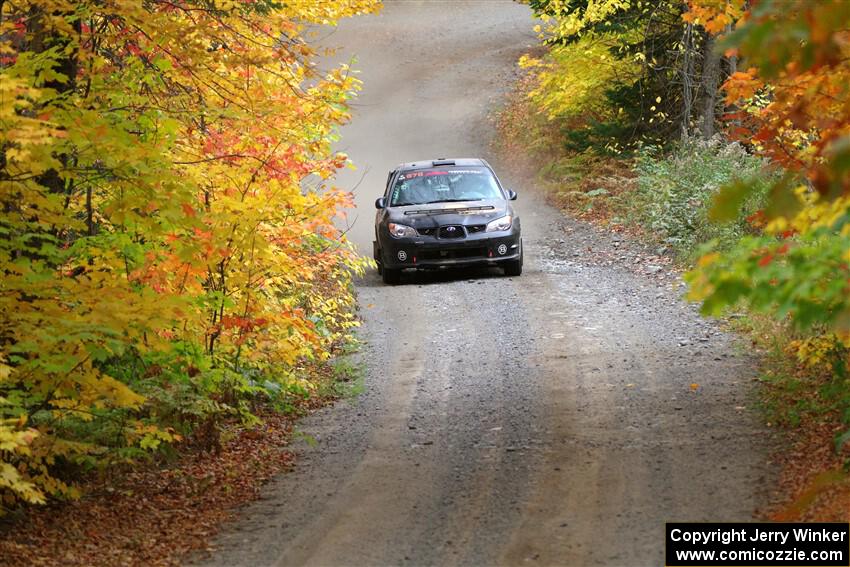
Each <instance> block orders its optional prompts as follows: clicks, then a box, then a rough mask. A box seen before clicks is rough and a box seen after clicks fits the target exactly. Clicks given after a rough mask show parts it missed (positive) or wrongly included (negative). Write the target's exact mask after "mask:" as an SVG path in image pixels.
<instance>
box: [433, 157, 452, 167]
mask: <svg viewBox="0 0 850 567" xmlns="http://www.w3.org/2000/svg"><path fill="white" fill-rule="evenodd" d="M431 165H433V166H434V167H437V166H438V165H455V160H453V159H445V158H440V159H435V160H434V161H432V162H431Z"/></svg>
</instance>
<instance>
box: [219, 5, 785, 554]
mask: <svg viewBox="0 0 850 567" xmlns="http://www.w3.org/2000/svg"><path fill="white" fill-rule="evenodd" d="M533 23H534V22H533V21H532V19H531V14H530V11H529V9H528V7H527V6H523V5H519V4H516V3H513V2H510V1H502V0H490V1H477V2H471V1H468V2H454V1H453V2H439V1H433V0H432V1H404V2H393V1H389V2H387V3H386V6H385V9H384V11H383V13H382V14H381V15H378V16H368V17H362V18H358V19H355V20H352V21H348V22H344V23H343V24H341V25H340V27H339V29H338V30H336V31H335V32H334V33H332V34H330V35H328V36H326V37H324V38H323V41H324V42H325V43H327V44H329V45H342V46H345V47H346V50H345V51H344V53H343V54H342V55H340V56H339V57H340V58H341V59H342V58H346V57H349V56H351V55H356V56H357V65H356V66H357V68H359V69H361V70H362V73H361V74H360V78H361V79H362V80H363V81H364V83H365V86H364V91H363V93H362V96H361V97H360V98H359V99H358V101H357V103H356V111H355V116H354V121H353V122H352V124H351V125H349V126H347V127H346V128H345V129H344V130H343V132H342V141H341V142H340V145H339V147H340V149H342V150H345V151H347V152H348V153H349V154H350V155H351V157H352V159H353V160H354V161H355V162H356V163H357V164H358V165H360V166H361V169H360V170H359V171H358V172H351V173H349V174H347V175H346V176H344V177H343V178H342V179H341V181H342V182H343V183H345V184H348V185H349V186H354V185H355V184H357V183H358V182H359V185H358V186H357V201H358V214H359V218H357V220H356V222H354V225H353V227H352V228H351V231H350V234H351V235H352V237H353V238H354V240H355V241H356V242H357V243H358V244H359V245H360V246H361V247H362V250H364V251H366V252H367V253H368V251H369V250H370V246H371V236H372V230H373V229H372V219H373V214H374V209H373V208H372V202H373V201H374V199H375V198H376V197H377V196H379V194H380V192H381V191H382V187H383V184H384V181H385V177H386V172H387V170H388V169H389V168H390V167H391V166H393V165H394V164H396V163H399V162H402V161H412V160H416V159H423V158H429V157H438V156H440V157H442V156H482V157H485V158H487V159H488V160H489V161H490V162H491V163H492V164H493V165H494V166H495V168H496V170H497V172H498V173H499V174H500V176H501V177H502V180H503V182H505V183H506V185H507V186H508V187H510V188H513V189H515V190H516V191H517V192H518V193H519V200H518V201H517V204H518V207H519V210H520V215H521V217H522V224H523V230H524V245H525V250H526V264H525V268H526V271H525V273H524V274H523V275H522V276H521V277H519V278H505V277H503V276H501V275H499V273H498V271H497V270H481V271H469V272H455V273H449V274H446V273H439V274H425V275H418V276H407V277H405V279H404V285H401V286H395V287H385V286H383V285H382V284H381V283H380V279H379V277H378V276H377V275H376V274H375V273H371V274H369V275H368V276H367V277H365V278H363V280H362V281H361V282H360V283H359V285H358V292H359V296H360V303H361V312H362V317H363V327H362V332H361V337H362V338H363V339H364V341H365V347H364V349H363V350H362V352H361V353H359V354H358V355H357V357H358V358H359V360H360V361H361V362H362V363H364V364H365V366H366V369H367V370H366V376H365V392H364V393H363V394H362V395H360V396H359V397H358V398H356V399H352V400H347V401H343V402H340V403H339V404H337V405H336V406H335V407H332V408H327V409H325V410H322V411H319V412H317V413H316V414H314V415H312V416H310V417H309V418H307V419H305V420H304V421H303V422H302V425H301V430H302V431H304V432H305V433H307V434H309V435H310V436H312V437H313V438H315V439H316V440H317V441H318V443H317V444H316V445H315V446H309V445H307V444H303V446H302V447H300V448H299V452H300V459H299V461H298V464H297V466H296V467H295V470H294V471H293V472H291V473H289V474H285V475H283V476H281V477H280V478H279V479H278V480H277V481H275V482H273V483H271V484H270V485H269V486H268V487H267V489H266V490H265V493H264V497H263V499H262V500H260V501H258V502H256V503H254V504H252V505H249V506H247V507H246V508H245V509H244V510H243V512H242V514H241V516H240V519H239V520H238V521H237V522H235V523H234V524H233V525H232V526H230V527H228V528H227V530H226V531H225V532H224V533H223V534H222V535H221V537H220V538H219V539H218V540H217V541H216V546H217V549H218V551H217V552H216V553H214V554H213V556H212V557H211V558H208V560H207V564H209V565H321V566H336V565H396V564H410V565H425V564H440V565H446V564H449V565H452V564H459V565H496V564H508V565H517V564H531V565H615V566H620V565H622V566H639V565H655V566H657V565H663V548H664V537H663V535H664V522H665V521H688V520H694V521H699V520H714V521H735V520H749V519H751V518H752V516H753V513H754V511H755V510H756V509H757V508H759V507H760V506H762V505H764V504H765V503H766V500H767V498H768V496H769V495H768V494H766V493H765V487H766V486H769V485H770V478H771V477H770V475H771V474H772V472H771V466H770V464H769V461H768V456H769V452H770V450H771V443H772V441H771V437H770V433H769V430H767V429H765V428H763V427H762V426H761V425H760V424H759V420H758V416H757V414H756V412H755V411H754V410H752V409H750V408H751V406H752V403H753V399H752V397H753V380H752V378H753V376H754V364H753V363H754V361H753V359H752V358H751V356H750V355H749V354H748V353H746V352H745V351H742V350H741V349H740V348H736V347H735V340H734V338H733V337H731V336H729V335H727V334H725V333H724V332H722V331H721V330H720V329H719V328H718V326H717V325H715V324H713V323H710V322H706V321H703V320H701V319H700V318H699V317H698V315H697V314H696V312H695V310H694V309H693V308H692V307H690V306H687V305H685V304H684V303H683V302H682V301H681V300H680V298H679V295H680V293H681V291H680V290H679V291H677V289H676V283H677V279H676V278H675V276H674V275H670V274H668V273H667V272H666V271H664V270H661V271H659V270H658V269H654V268H653V269H651V270H646V271H647V272H649V273H643V272H641V270H635V269H634V267H635V265H636V262H639V259H640V257H641V254H642V253H643V251H642V250H641V249H640V248H638V247H636V246H635V245H634V244H629V243H627V242H620V241H615V240H614V239H613V237H611V236H609V235H606V234H601V233H598V232H596V231H594V230H593V229H591V228H589V227H588V226H586V225H584V224H582V223H578V222H576V221H573V220H571V219H567V218H564V217H563V216H562V215H561V214H560V213H559V212H557V211H555V210H553V209H552V208H550V207H549V206H547V205H546V204H545V203H544V200H543V198H542V197H541V196H540V195H539V194H537V193H536V190H535V188H534V187H533V185H532V184H531V183H529V182H528V181H524V180H523V179H521V178H520V177H519V176H514V175H512V172H511V171H507V170H506V167H500V164H499V161H498V159H496V157H495V156H493V155H491V152H490V150H489V143H488V142H489V139H490V136H491V135H492V132H491V126H490V124H489V123H488V120H487V113H488V111H489V110H490V109H491V108H492V107H493V105H494V104H498V100H499V96H500V94H501V93H502V92H503V91H504V89H505V88H506V86H507V85H509V84H510V81H511V79H512V76H513V73H514V72H515V61H516V59H517V58H518V57H519V55H521V54H522V53H523V52H524V51H525V50H526V49H527V48H528V46H530V45H532V44H533V43H534V41H535V38H534V33H533V32H532V29H531V28H532V26H533ZM361 178H362V179H361ZM613 250H616V251H617V252H616V254H612V251H613ZM636 259H637V260H636Z"/></svg>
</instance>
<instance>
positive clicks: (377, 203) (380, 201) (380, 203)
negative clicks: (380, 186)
mask: <svg viewBox="0 0 850 567" xmlns="http://www.w3.org/2000/svg"><path fill="white" fill-rule="evenodd" d="M386 206H387V203H386V201H384V198H383V197H378V198H377V199H375V208H376V209H384V208H386Z"/></svg>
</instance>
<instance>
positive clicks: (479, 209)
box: [404, 205, 496, 215]
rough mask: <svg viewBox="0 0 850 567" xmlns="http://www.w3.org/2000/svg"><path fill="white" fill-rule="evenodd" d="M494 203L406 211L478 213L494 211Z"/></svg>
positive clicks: (422, 212) (411, 213) (458, 213)
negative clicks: (478, 205)
mask: <svg viewBox="0 0 850 567" xmlns="http://www.w3.org/2000/svg"><path fill="white" fill-rule="evenodd" d="M495 208H496V207H494V206H493V205H482V206H480V207H454V208H446V209H417V210H415V211H404V214H405V215H477V214H481V213H482V212H484V211H492V210H494V209H495Z"/></svg>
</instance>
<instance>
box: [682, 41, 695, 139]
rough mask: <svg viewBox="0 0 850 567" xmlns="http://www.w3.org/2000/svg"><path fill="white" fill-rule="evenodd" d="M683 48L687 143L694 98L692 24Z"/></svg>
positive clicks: (685, 133)
mask: <svg viewBox="0 0 850 567" xmlns="http://www.w3.org/2000/svg"><path fill="white" fill-rule="evenodd" d="M682 47H683V49H684V57H683V58H682V141H685V140H687V139H688V134H689V129H690V122H691V112H692V110H693V96H694V94H693V84H692V78H693V76H694V57H693V47H694V26H693V25H692V24H685V32H684V34H683V36H682Z"/></svg>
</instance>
